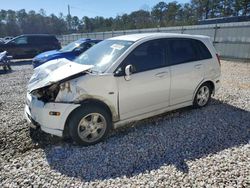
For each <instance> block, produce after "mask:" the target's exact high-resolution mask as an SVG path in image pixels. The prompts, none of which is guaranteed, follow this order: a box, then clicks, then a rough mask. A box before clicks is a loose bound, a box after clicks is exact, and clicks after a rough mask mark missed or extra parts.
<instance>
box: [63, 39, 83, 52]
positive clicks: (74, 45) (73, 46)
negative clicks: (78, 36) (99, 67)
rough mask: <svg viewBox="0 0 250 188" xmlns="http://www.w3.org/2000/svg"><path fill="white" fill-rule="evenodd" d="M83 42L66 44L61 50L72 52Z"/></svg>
mask: <svg viewBox="0 0 250 188" xmlns="http://www.w3.org/2000/svg"><path fill="white" fill-rule="evenodd" d="M80 45H81V44H80V43H79V42H76V41H75V42H71V43H69V44H68V45H66V46H64V47H63V48H61V49H60V50H59V51H60V52H71V51H73V50H74V49H75V48H77V47H79V46H80Z"/></svg>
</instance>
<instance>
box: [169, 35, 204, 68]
mask: <svg viewBox="0 0 250 188" xmlns="http://www.w3.org/2000/svg"><path fill="white" fill-rule="evenodd" d="M168 44H169V54H168V56H169V60H170V64H171V65H178V64H181V63H187V62H190V61H197V60H198V59H199V57H198V55H197V50H196V48H195V47H194V45H193V43H192V40H190V39H170V40H169V41H168Z"/></svg>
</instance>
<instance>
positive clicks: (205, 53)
mask: <svg viewBox="0 0 250 188" xmlns="http://www.w3.org/2000/svg"><path fill="white" fill-rule="evenodd" d="M193 43H194V46H195V47H196V48H197V51H198V55H199V60H203V59H210V58H212V55H211V53H210V51H209V50H208V48H207V47H206V45H205V44H204V43H203V42H201V41H199V40H193Z"/></svg>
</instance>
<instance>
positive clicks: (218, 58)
mask: <svg viewBox="0 0 250 188" xmlns="http://www.w3.org/2000/svg"><path fill="white" fill-rule="evenodd" d="M216 57H217V60H218V63H219V65H220V66H221V63H220V56H219V54H216Z"/></svg>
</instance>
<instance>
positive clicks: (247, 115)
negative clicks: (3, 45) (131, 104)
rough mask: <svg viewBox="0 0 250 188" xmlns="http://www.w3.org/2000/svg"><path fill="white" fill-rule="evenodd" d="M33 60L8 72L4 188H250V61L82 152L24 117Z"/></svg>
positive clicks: (2, 98)
mask: <svg viewBox="0 0 250 188" xmlns="http://www.w3.org/2000/svg"><path fill="white" fill-rule="evenodd" d="M31 74H32V69H31V66H30V65H29V64H27V63H22V64H18V66H13V72H11V73H8V74H3V73H0V91H1V92H0V187H70V186H72V187H73V186H78V187H79V186H80V187H156V186H157V187H184V186H185V187H225V186H229V187H230V186H231V187H250V64H249V63H237V62H230V61H223V62H222V74H223V79H222V88H221V89H220V91H219V92H218V93H217V94H216V95H215V97H214V98H213V100H212V101H211V104H210V105H208V106H207V107H205V108H202V109H192V108H184V109H181V110H177V111H174V112H171V113H166V114H164V115H161V116H157V117H154V118H151V119H148V120H144V121H141V122H138V123H137V124H136V125H135V126H132V127H131V126H130V127H127V128H123V129H119V130H116V131H113V132H112V133H111V134H110V135H109V137H108V138H107V139H106V140H105V141H104V142H102V143H99V144H97V145H94V146H91V147H79V146H77V145H74V144H73V143H71V142H70V141H63V140H61V139H60V138H57V137H52V136H50V135H48V134H45V133H42V132H40V131H32V132H30V130H29V128H28V125H27V123H26V122H25V120H24V117H23V107H24V101H25V90H26V83H27V81H28V79H29V77H30V76H31Z"/></svg>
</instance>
